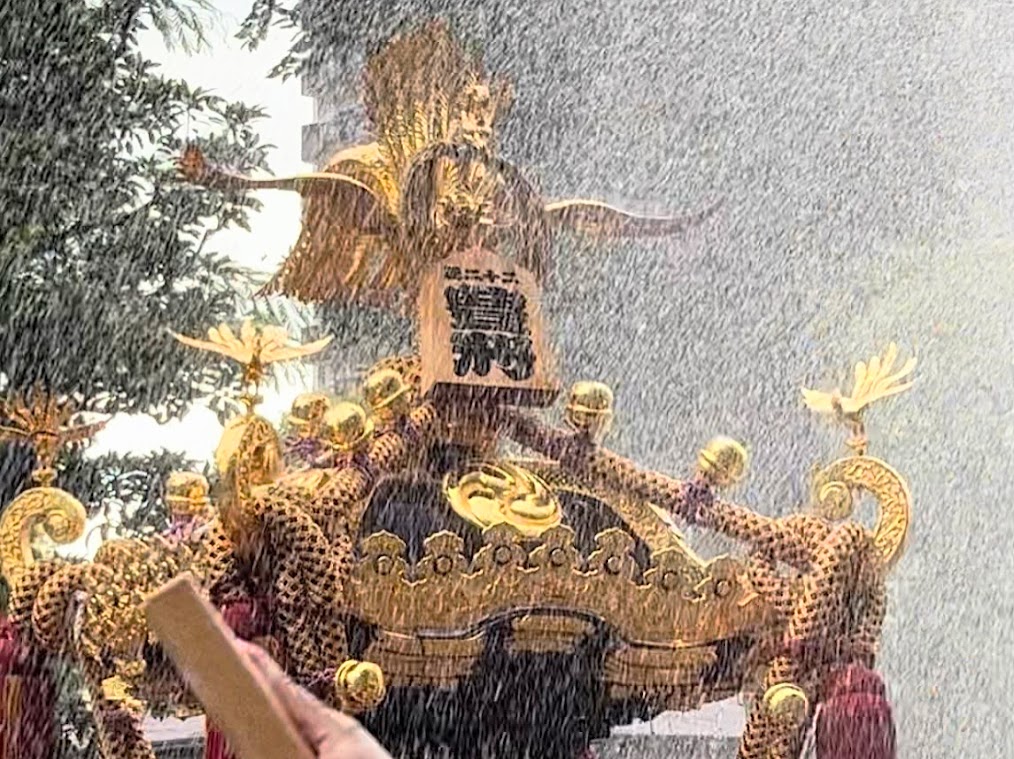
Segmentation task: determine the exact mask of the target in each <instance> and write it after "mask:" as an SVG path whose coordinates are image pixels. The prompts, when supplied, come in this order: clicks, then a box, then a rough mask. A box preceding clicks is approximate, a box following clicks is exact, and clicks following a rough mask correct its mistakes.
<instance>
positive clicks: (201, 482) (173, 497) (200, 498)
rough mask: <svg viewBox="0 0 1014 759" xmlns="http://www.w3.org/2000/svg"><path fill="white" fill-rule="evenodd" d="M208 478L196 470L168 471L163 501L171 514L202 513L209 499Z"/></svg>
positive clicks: (189, 514)
mask: <svg viewBox="0 0 1014 759" xmlns="http://www.w3.org/2000/svg"><path fill="white" fill-rule="evenodd" d="M208 491H209V487H208V480H207V479H206V478H205V477H204V476H202V475H200V474H197V473H196V472H170V473H169V476H168V477H166V481H165V502H166V505H167V506H168V507H169V512H170V513H171V514H172V515H173V516H195V515H197V514H202V513H204V512H205V511H206V510H207V509H208V506H209V505H210V503H211V501H210V499H209V497H208Z"/></svg>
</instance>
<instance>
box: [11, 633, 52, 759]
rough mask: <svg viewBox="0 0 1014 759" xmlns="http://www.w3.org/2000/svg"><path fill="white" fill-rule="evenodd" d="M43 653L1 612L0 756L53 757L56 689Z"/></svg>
mask: <svg viewBox="0 0 1014 759" xmlns="http://www.w3.org/2000/svg"><path fill="white" fill-rule="evenodd" d="M44 665H45V660H44V658H43V656H42V655H41V654H40V653H39V652H37V651H33V650H31V649H30V648H28V647H27V646H24V645H22V644H21V642H20V641H19V640H18V638H17V633H16V631H15V630H14V628H13V627H12V626H11V624H10V622H9V621H8V620H7V619H6V617H3V616H2V615H0V759H49V757H51V756H52V755H53V752H54V750H55V744H56V732H55V730H54V725H53V720H54V715H55V711H56V688H55V687H54V685H53V682H52V680H51V679H50V677H49V674H48V673H47V672H46V670H45V666H44Z"/></svg>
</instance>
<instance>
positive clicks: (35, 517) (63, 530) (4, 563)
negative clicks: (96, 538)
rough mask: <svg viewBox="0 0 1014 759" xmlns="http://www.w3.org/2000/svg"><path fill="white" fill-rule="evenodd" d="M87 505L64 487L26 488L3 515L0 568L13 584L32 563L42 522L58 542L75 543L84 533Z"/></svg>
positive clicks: (48, 532) (52, 537)
mask: <svg viewBox="0 0 1014 759" xmlns="http://www.w3.org/2000/svg"><path fill="white" fill-rule="evenodd" d="M85 518H86V513H85V508H84V506H82V505H81V502H80V501H79V500H78V499H77V498H75V497H74V496H72V495H71V494H70V493H68V492H67V491H65V490H60V489H59V488H51V487H39V488H32V489H31V490H26V491H25V492H24V493H22V494H21V495H19V496H18V497H17V498H15V499H14V500H13V501H11V503H10V505H9V506H8V507H7V508H6V509H4V512H3V515H2V516H0V571H2V572H3V574H4V576H5V577H6V578H7V581H8V582H10V583H12V584H14V583H17V582H18V580H19V579H20V578H21V577H22V576H23V574H24V573H25V571H26V570H27V569H28V568H29V567H30V566H32V564H33V563H34V562H35V558H34V556H33V554H32V533H33V531H34V530H35V527H36V526H37V525H40V526H41V527H42V528H43V529H44V530H45V532H46V534H47V535H48V536H49V537H50V538H51V539H52V540H53V541H55V542H56V543H58V544H60V545H66V544H67V543H73V542H74V541H75V540H77V539H78V538H80V537H81V536H82V535H83V534H84V529H85Z"/></svg>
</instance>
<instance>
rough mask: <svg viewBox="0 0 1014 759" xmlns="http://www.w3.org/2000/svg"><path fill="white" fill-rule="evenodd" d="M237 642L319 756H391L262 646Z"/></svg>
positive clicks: (378, 758)
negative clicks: (292, 677) (299, 682)
mask: <svg viewBox="0 0 1014 759" xmlns="http://www.w3.org/2000/svg"><path fill="white" fill-rule="evenodd" d="M237 645H238V646H239V648H240V650H241V651H242V652H243V653H244V654H245V655H246V656H247V657H248V658H249V659H250V661H251V662H252V663H253V665H254V667H256V669H257V670H258V671H259V672H260V673H261V675H263V676H264V679H265V680H266V681H267V683H268V686H269V687H270V688H271V691H272V692H273V693H274V694H275V695H276V696H277V697H278V700H279V701H280V702H281V704H282V706H283V707H284V708H285V711H286V712H287V713H288V715H289V718H290V719H291V720H292V722H293V724H294V725H295V727H296V729H297V730H298V731H299V734H300V735H301V736H302V737H303V740H305V741H306V743H307V745H308V746H309V747H310V750H311V751H312V752H313V754H314V756H316V757H317V758H318V759H392V757H391V755H390V754H388V753H387V751H385V750H384V748H383V746H381V745H380V744H379V743H377V741H376V740H375V739H374V738H373V736H372V735H370V734H369V733H368V732H367V731H366V729H365V728H364V727H363V726H362V725H360V724H359V722H358V721H357V720H356V719H354V718H352V717H350V716H348V715H347V714H342V713H341V712H337V711H334V710H333V709H329V708H328V707H327V706H325V705H324V704H322V703H321V702H320V701H318V700H317V699H316V698H314V697H313V696H312V695H311V694H310V693H309V692H307V691H306V690H304V689H303V688H300V687H299V686H298V685H296V684H295V683H293V682H292V680H290V679H289V677H288V676H287V675H286V674H285V673H284V672H283V671H282V669H281V667H279V666H278V665H277V664H276V663H275V661H274V660H273V659H272V658H271V657H270V656H268V654H267V653H266V652H265V651H264V650H263V649H262V648H260V647H258V646H255V645H252V644H250V643H246V642H244V641H237Z"/></svg>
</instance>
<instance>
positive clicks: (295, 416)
mask: <svg viewBox="0 0 1014 759" xmlns="http://www.w3.org/2000/svg"><path fill="white" fill-rule="evenodd" d="M330 405H331V400H330V399H329V398H328V397H327V396H326V395H325V394H324V393H301V394H299V395H297V396H296V398H295V400H294V401H292V408H291V409H290V411H289V414H288V416H287V417H286V421H288V423H289V424H290V425H292V426H293V427H295V428H296V429H297V430H298V432H299V434H300V435H301V436H302V437H316V436H317V435H319V434H320V432H321V429H322V428H323V426H324V415H325V414H326V413H327V410H328V407H329V406H330Z"/></svg>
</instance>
